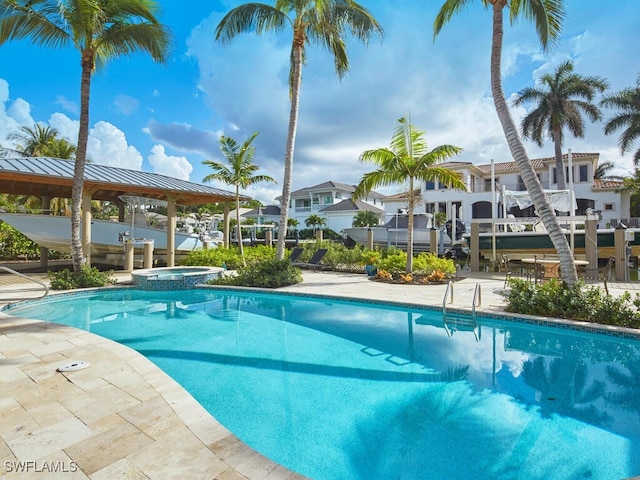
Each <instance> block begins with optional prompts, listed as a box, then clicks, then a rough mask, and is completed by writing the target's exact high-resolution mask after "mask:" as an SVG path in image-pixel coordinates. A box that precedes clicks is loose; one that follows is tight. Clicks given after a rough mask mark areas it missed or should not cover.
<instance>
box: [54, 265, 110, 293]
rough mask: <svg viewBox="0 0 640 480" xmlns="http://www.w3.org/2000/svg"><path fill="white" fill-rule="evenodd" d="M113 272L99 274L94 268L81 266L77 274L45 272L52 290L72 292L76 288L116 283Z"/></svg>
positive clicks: (67, 271)
mask: <svg viewBox="0 0 640 480" xmlns="http://www.w3.org/2000/svg"><path fill="white" fill-rule="evenodd" d="M112 275H113V271H112V270H109V271H106V272H101V271H100V270H98V269H97V268H96V267H89V266H87V265H83V266H82V269H81V271H80V272H79V273H75V272H73V271H71V270H68V269H65V270H60V271H59V272H54V271H50V272H47V277H48V278H49V280H50V283H51V289H52V290H73V289H76V288H91V287H104V286H105V285H109V284H113V283H116V281H115V279H114V278H113V276H112Z"/></svg>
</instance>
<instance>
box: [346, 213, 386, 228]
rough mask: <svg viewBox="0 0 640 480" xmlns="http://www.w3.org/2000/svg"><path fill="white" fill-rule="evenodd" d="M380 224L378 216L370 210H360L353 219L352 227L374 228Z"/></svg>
mask: <svg viewBox="0 0 640 480" xmlns="http://www.w3.org/2000/svg"><path fill="white" fill-rule="evenodd" d="M379 223H380V219H379V218H378V215H376V214H375V213H374V212H372V211H371V210H361V211H359V212H358V213H356V215H355V217H353V222H352V223H351V226H352V227H375V226H376V225H378V224H379Z"/></svg>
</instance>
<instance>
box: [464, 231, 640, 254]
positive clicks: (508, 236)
mask: <svg viewBox="0 0 640 480" xmlns="http://www.w3.org/2000/svg"><path fill="white" fill-rule="evenodd" d="M614 232H615V230H614V229H612V228H610V229H601V230H598V232H597V237H598V238H597V246H598V257H599V258H607V257H609V256H614V255H615V244H614ZM565 236H566V237H567V241H568V242H569V244H570V245H571V234H570V233H565ZM465 238H466V241H467V243H468V242H469V235H465ZM495 238H496V251H497V252H498V253H506V254H508V255H509V256H510V257H511V258H524V257H531V256H532V255H536V254H538V255H541V254H543V253H544V254H555V253H556V249H555V247H554V246H553V242H552V241H551V237H549V234H548V233H547V232H506V233H505V232H496V234H495ZM478 243H479V250H480V255H482V256H483V257H485V258H491V256H492V253H493V236H492V234H491V233H480V234H479V235H478ZM573 245H574V254H576V255H585V254H586V249H585V234H584V230H577V231H576V232H574V234H573ZM629 246H630V247H631V255H632V256H637V255H640V231H637V232H635V239H634V240H633V241H631V242H629Z"/></svg>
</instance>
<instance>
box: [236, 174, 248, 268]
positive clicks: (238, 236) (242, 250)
mask: <svg viewBox="0 0 640 480" xmlns="http://www.w3.org/2000/svg"><path fill="white" fill-rule="evenodd" d="M236 238H237V239H238V248H239V249H240V258H242V265H243V266H245V267H246V266H247V262H246V261H245V259H244V246H243V245H242V228H240V187H239V186H238V185H237V184H236Z"/></svg>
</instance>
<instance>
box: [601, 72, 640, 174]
mask: <svg viewBox="0 0 640 480" xmlns="http://www.w3.org/2000/svg"><path fill="white" fill-rule="evenodd" d="M600 104H601V105H602V106H603V107H612V108H617V109H618V110H620V111H619V112H618V113H616V114H615V115H614V116H613V117H611V118H610V119H609V121H608V122H607V124H606V125H605V126H604V133H605V134H607V135H609V134H611V133H613V132H615V131H616V130H619V129H621V128H623V127H626V128H625V129H624V130H623V131H622V134H621V135H620V139H619V140H618V145H620V151H621V152H622V154H623V155H624V154H625V153H626V152H628V151H630V150H631V145H632V144H633V142H634V141H635V140H637V139H638V138H640V74H639V75H638V80H637V81H636V87H635V88H626V89H624V90H622V91H620V92H617V93H614V94H611V95H608V96H606V97H605V98H603V99H602V102H600ZM633 164H634V165H635V166H638V165H640V148H638V150H636V152H635V153H634V154H633Z"/></svg>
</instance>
